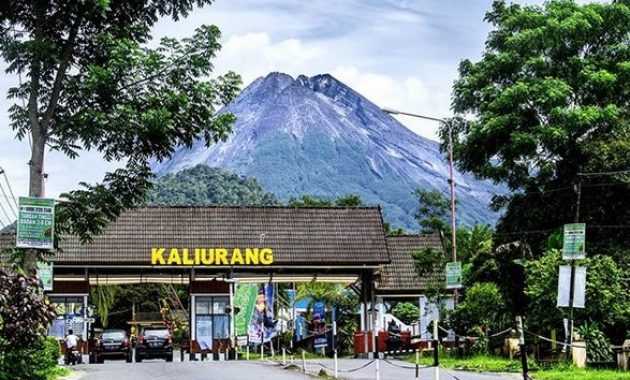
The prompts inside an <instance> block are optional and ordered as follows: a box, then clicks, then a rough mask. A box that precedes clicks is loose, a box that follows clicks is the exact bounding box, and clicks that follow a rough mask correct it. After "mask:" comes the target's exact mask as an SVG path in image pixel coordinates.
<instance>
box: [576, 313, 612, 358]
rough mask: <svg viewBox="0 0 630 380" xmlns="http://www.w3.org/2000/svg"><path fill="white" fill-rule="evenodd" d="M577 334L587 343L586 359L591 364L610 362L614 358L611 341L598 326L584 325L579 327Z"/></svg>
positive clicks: (592, 324)
mask: <svg viewBox="0 0 630 380" xmlns="http://www.w3.org/2000/svg"><path fill="white" fill-rule="evenodd" d="M577 333H578V335H579V336H581V337H582V339H583V340H584V341H586V358H587V359H588V361H590V362H598V361H609V360H611V359H612V358H613V352H612V347H611V345H610V341H609V340H608V338H606V336H605V335H604V333H602V331H601V330H600V329H598V328H597V325H596V324H594V323H588V322H587V323H584V324H583V325H582V326H580V327H578V329H577Z"/></svg>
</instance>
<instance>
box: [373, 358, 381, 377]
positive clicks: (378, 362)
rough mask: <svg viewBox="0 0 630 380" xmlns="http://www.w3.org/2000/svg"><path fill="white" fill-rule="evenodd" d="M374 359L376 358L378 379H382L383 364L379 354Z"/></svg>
mask: <svg viewBox="0 0 630 380" xmlns="http://www.w3.org/2000/svg"><path fill="white" fill-rule="evenodd" d="M374 360H376V363H375V364H376V380H380V379H381V365H380V360H379V359H378V356H377V357H376V358H374Z"/></svg>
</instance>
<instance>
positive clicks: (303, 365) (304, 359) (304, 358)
mask: <svg viewBox="0 0 630 380" xmlns="http://www.w3.org/2000/svg"><path fill="white" fill-rule="evenodd" d="M302 372H304V373H306V353H305V352H304V350H302Z"/></svg>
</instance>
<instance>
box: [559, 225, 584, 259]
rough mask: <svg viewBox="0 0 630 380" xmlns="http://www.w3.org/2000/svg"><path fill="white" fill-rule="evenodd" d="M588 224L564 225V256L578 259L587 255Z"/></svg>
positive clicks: (564, 257)
mask: <svg viewBox="0 0 630 380" xmlns="http://www.w3.org/2000/svg"><path fill="white" fill-rule="evenodd" d="M585 243H586V224H584V223H574V224H565V225H564V239H563V244H562V258H563V259H564V260H578V259H583V258H584V257H585Z"/></svg>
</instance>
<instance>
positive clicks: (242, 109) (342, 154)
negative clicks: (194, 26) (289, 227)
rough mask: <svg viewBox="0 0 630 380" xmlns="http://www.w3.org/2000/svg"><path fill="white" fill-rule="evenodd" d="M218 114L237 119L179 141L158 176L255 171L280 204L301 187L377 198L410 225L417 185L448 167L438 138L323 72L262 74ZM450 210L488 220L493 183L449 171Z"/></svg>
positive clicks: (441, 181)
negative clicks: (455, 200)
mask: <svg viewBox="0 0 630 380" xmlns="http://www.w3.org/2000/svg"><path fill="white" fill-rule="evenodd" d="M221 112H231V113H233V114H235V115H236V117H237V121H236V123H235V125H234V128H233V132H232V134H231V135H230V137H229V138H228V140H227V141H225V142H221V143H218V144H215V145H212V146H210V147H209V148H206V147H205V145H204V144H203V141H201V140H199V141H197V142H195V144H194V145H193V146H192V148H190V149H188V148H184V147H180V148H178V149H177V150H176V152H175V154H174V155H173V157H172V158H171V159H170V160H169V161H167V162H164V163H154V164H153V166H152V168H153V169H154V171H155V172H156V174H158V175H163V174H165V173H172V172H176V171H179V170H182V169H185V168H189V167H192V166H195V165H197V164H206V165H208V166H214V167H220V168H222V169H226V170H229V171H231V172H234V173H236V174H238V175H244V176H248V177H254V178H257V179H258V180H259V182H260V183H261V184H262V185H263V187H264V188H265V189H266V190H268V191H271V192H273V193H274V194H276V195H277V196H278V198H279V199H280V200H281V201H287V200H288V199H289V198H290V197H297V196H300V195H302V194H311V195H314V196H318V197H326V198H334V197H336V196H340V195H343V194H347V193H355V194H358V195H360V196H361V197H362V198H363V199H364V201H365V203H366V204H381V205H382V206H383V210H384V215H385V217H386V219H388V221H390V222H391V223H392V225H393V226H395V227H405V228H407V229H417V224H416V222H415V221H414V219H413V212H415V210H416V209H417V206H418V205H417V201H416V200H415V198H414V197H413V196H412V194H411V192H412V191H413V189H414V188H416V187H421V188H428V189H435V190H438V191H444V190H447V188H448V182H447V178H448V165H447V163H446V162H445V160H444V157H443V155H442V153H441V152H440V151H439V147H438V143H437V142H435V141H431V140H429V139H427V138H424V137H422V136H419V135H417V134H415V133H414V132H412V131H411V130H409V129H407V128H406V127H404V126H403V125H402V124H400V123H399V122H398V121H396V120H395V119H394V118H392V117H391V116H390V115H388V114H385V113H384V112H382V110H381V109H380V108H378V107H377V106H376V105H375V104H373V103H372V102H370V101H369V100H367V99H366V98H364V97H363V96H361V95H360V94H359V93H358V92H356V91H354V90H353V89H351V88H350V87H348V86H346V85H345V84H343V83H342V82H341V81H339V80H337V79H335V78H334V77H333V76H332V75H330V74H320V75H316V76H312V77H307V76H304V75H300V76H298V77H297V78H295V79H294V78H293V77H291V76H289V75H287V74H283V73H271V74H269V75H267V76H266V77H260V78H257V79H256V80H254V81H253V82H252V83H251V84H250V85H249V86H247V87H246V88H245V89H244V90H243V91H242V92H241V94H240V95H239V96H238V97H237V98H236V99H235V100H234V101H233V102H232V103H230V104H228V105H227V106H226V107H224V108H223V109H222V110H221ZM455 181H456V184H457V185H458V189H457V195H458V197H459V198H460V201H459V211H458V217H460V220H461V221H463V222H464V223H465V224H473V223H475V222H481V223H488V224H494V222H495V221H496V219H497V217H498V214H497V213H494V212H492V211H491V210H490V209H489V208H488V203H489V201H490V199H491V197H492V195H494V194H496V193H500V192H501V188H500V187H498V186H495V185H494V184H492V183H490V182H488V181H479V180H476V179H475V178H474V177H472V176H471V175H468V174H462V173H459V172H458V173H456V174H455Z"/></svg>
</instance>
